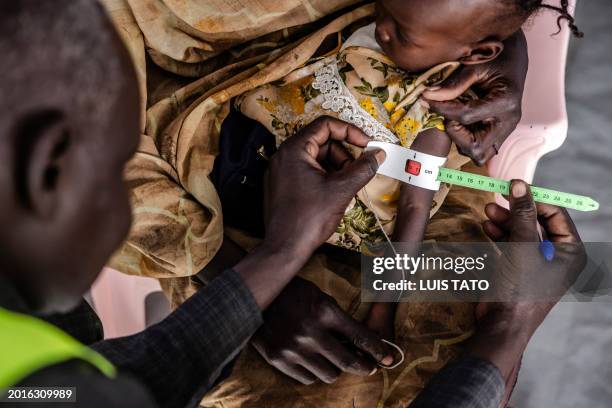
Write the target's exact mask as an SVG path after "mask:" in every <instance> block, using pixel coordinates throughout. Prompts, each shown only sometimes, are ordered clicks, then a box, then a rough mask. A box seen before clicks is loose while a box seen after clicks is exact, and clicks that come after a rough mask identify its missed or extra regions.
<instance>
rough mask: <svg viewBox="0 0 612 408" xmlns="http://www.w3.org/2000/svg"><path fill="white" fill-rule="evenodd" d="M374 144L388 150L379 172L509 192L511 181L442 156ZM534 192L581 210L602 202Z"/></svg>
mask: <svg viewBox="0 0 612 408" xmlns="http://www.w3.org/2000/svg"><path fill="white" fill-rule="evenodd" d="M374 148H376V149H382V150H384V151H385V153H386V154H387V158H386V159H385V162H384V163H383V164H382V165H381V166H380V167H379V168H378V173H380V174H383V175H385V176H388V177H392V178H394V179H396V180H400V181H403V182H405V183H408V184H411V185H414V186H417V187H421V188H426V189H429V190H438V189H439V188H440V183H447V184H454V185H457V186H462V187H467V188H473V189H476V190H482V191H488V192H491V193H500V194H504V195H508V194H509V193H510V182H509V181H506V180H499V179H496V178H492V177H487V176H481V175H479V174H473V173H467V172H464V171H460V170H452V169H447V168H445V167H441V166H442V165H443V164H444V162H445V161H446V158H443V157H437V156H432V155H430V154H425V153H420V152H417V151H414V150H410V149H406V148H405V147H402V146H399V145H396V144H392V143H386V142H377V141H372V142H370V143H368V147H367V148H366V150H368V149H374ZM531 193H532V195H533V199H534V201H537V202H540V203H545V204H552V205H556V206H558V207H565V208H570V209H573V210H578V211H595V210H597V209H599V203H598V202H597V201H595V200H593V199H592V198H590V197H585V196H580V195H576V194H570V193H563V192H560V191H554V190H549V189H546V188H541V187H534V186H532V187H531Z"/></svg>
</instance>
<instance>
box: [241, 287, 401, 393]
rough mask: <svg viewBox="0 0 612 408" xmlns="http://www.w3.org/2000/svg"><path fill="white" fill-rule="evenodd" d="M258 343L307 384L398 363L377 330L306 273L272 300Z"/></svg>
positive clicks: (266, 355)
mask: <svg viewBox="0 0 612 408" xmlns="http://www.w3.org/2000/svg"><path fill="white" fill-rule="evenodd" d="M339 336H340V337H339ZM252 344H253V346H254V347H255V349H256V350H257V351H258V352H259V353H260V354H261V355H262V356H263V357H264V359H266V361H267V362H268V363H270V364H271V365H272V366H274V367H275V368H277V369H278V370H280V371H281V372H283V373H285V374H286V375H288V376H289V377H291V378H293V379H295V380H297V381H299V382H301V383H302V384H311V383H313V382H314V381H315V380H316V379H320V380H322V381H324V382H326V383H333V382H334V381H335V380H336V379H337V378H338V376H339V375H340V373H341V372H347V373H351V374H356V375H361V376H367V375H370V374H373V373H374V372H375V370H376V367H377V366H376V362H377V361H378V362H381V363H382V364H384V365H390V364H392V363H393V357H392V356H391V353H390V351H389V349H388V347H387V346H386V345H385V344H384V343H383V342H382V341H381V340H380V338H379V336H378V335H377V334H376V333H374V332H372V331H370V330H368V329H367V328H366V327H365V326H364V325H363V324H361V323H359V322H358V321H356V320H354V319H353V318H352V317H351V316H349V315H348V314H347V313H346V312H344V311H343V310H342V309H340V307H339V306H338V304H337V303H336V301H335V300H334V299H333V298H331V297H330V296H327V295H326V294H324V293H323V292H321V290H319V288H317V287H316V286H315V285H314V284H312V283H310V282H308V281H306V280H304V279H301V278H294V279H293V280H292V281H291V282H290V283H289V284H288V285H287V287H286V288H285V290H284V291H283V292H282V293H281V294H280V295H279V296H278V298H277V299H276V300H275V301H274V303H272V305H270V308H269V309H268V310H267V312H266V313H265V315H264V325H263V326H262V327H261V328H260V329H259V331H258V332H257V333H256V334H255V336H254V337H253V339H252Z"/></svg>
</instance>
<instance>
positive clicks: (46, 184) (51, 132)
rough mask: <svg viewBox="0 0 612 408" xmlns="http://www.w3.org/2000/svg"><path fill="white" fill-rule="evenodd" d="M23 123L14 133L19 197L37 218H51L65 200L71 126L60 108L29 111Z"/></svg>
mask: <svg viewBox="0 0 612 408" xmlns="http://www.w3.org/2000/svg"><path fill="white" fill-rule="evenodd" d="M20 123H21V126H18V127H17V129H16V133H15V135H14V137H15V143H16V149H15V152H16V154H15V164H16V166H15V175H14V179H15V182H16V186H17V193H18V200H19V202H20V205H21V206H22V207H24V208H26V209H27V210H28V211H30V212H32V213H33V214H34V215H35V216H36V217H39V218H51V217H53V215H54V214H55V212H56V211H57V209H58V206H59V205H60V203H61V201H62V200H63V199H64V197H62V196H63V194H62V192H61V191H60V190H61V180H62V178H65V177H66V175H67V174H66V173H67V168H68V163H67V162H68V161H69V158H68V156H69V152H70V150H71V147H72V146H71V141H72V135H71V131H70V127H69V126H68V122H67V120H66V118H65V116H64V115H63V114H62V113H61V112H59V111H57V110H39V111H35V112H30V113H28V114H26V115H24V116H23V117H22V118H21V120H20ZM66 198H69V197H66Z"/></svg>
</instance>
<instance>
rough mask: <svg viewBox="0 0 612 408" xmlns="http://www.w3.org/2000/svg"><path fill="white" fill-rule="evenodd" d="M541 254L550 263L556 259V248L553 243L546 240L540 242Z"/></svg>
mask: <svg viewBox="0 0 612 408" xmlns="http://www.w3.org/2000/svg"><path fill="white" fill-rule="evenodd" d="M540 253H541V254H542V256H543V257H544V259H546V260H547V261H548V262H550V261H552V260H553V259H554V258H555V246H554V245H553V243H552V242H550V241H549V240H547V239H545V240H544V241H542V242H540Z"/></svg>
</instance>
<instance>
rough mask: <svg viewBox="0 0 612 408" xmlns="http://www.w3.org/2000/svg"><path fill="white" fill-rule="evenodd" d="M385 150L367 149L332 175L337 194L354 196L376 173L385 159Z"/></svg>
mask: <svg viewBox="0 0 612 408" xmlns="http://www.w3.org/2000/svg"><path fill="white" fill-rule="evenodd" d="M385 157H386V154H385V151H384V150H380V149H376V150H368V151H365V152H364V153H363V154H362V155H361V156H359V158H358V159H356V160H355V161H353V162H352V163H349V164H347V165H346V166H344V168H343V169H342V170H340V171H338V172H336V173H333V175H332V179H333V180H332V182H333V183H334V185H333V186H332V188H333V189H334V191H335V192H336V193H337V194H345V195H346V196H347V197H354V196H355V195H356V194H357V193H358V192H359V190H361V189H362V188H363V187H364V186H365V185H366V184H368V183H369V182H370V180H372V179H373V178H374V176H375V175H376V172H377V171H378V167H379V166H380V165H381V164H382V163H383V162H384V161H385Z"/></svg>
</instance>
